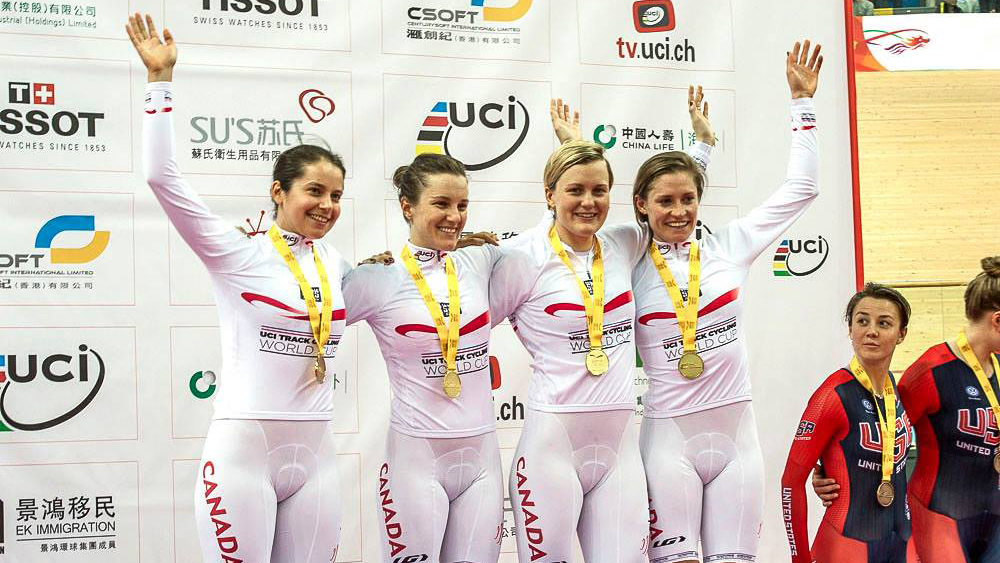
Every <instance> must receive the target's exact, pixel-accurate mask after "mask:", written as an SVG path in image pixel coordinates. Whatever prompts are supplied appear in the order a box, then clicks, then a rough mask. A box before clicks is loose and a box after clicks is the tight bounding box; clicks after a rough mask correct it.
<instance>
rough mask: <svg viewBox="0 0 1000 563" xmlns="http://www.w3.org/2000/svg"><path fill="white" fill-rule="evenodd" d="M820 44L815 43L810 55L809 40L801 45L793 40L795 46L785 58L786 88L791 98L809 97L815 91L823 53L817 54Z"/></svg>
mask: <svg viewBox="0 0 1000 563" xmlns="http://www.w3.org/2000/svg"><path fill="white" fill-rule="evenodd" d="M821 48H822V46H821V45H819V44H817V45H816V48H815V49H813V51H812V55H811V56H810V53H809V40H808V39H806V40H805V42H804V43H802V44H801V45H800V44H799V42H798V41H796V42H795V47H793V48H792V50H791V52H789V53H788V56H787V57H786V59H785V76H787V77H788V88H789V89H790V90H791V91H792V98H793V99H794V98H811V97H813V94H815V93H816V86H817V85H818V84H819V69H820V68H822V67H823V55H820V54H819V51H820V49H821Z"/></svg>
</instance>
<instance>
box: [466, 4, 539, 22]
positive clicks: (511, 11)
mask: <svg viewBox="0 0 1000 563" xmlns="http://www.w3.org/2000/svg"><path fill="white" fill-rule="evenodd" d="M531 2H532V0H517V2H514V5H513V6H507V7H504V8H494V7H490V6H486V5H485V4H486V0H472V6H473V7H475V8H482V9H483V18H484V19H485V20H486V21H493V22H512V21H515V20H519V19H521V18H522V17H523V16H524V14H527V13H528V10H530V9H531Z"/></svg>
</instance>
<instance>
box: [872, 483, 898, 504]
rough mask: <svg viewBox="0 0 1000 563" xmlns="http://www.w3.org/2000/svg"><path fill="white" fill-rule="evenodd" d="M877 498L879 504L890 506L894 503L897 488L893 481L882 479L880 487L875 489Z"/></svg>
mask: <svg viewBox="0 0 1000 563" xmlns="http://www.w3.org/2000/svg"><path fill="white" fill-rule="evenodd" d="M875 498H876V499H878V503H879V505H881V506H884V507H889V506H891V505H892V501H894V500H895V499H896V489H894V488H893V487H892V483H890V482H889V481H882V483H881V484H880V485H879V486H878V488H877V489H875Z"/></svg>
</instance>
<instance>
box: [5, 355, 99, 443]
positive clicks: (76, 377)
mask: <svg viewBox="0 0 1000 563" xmlns="http://www.w3.org/2000/svg"><path fill="white" fill-rule="evenodd" d="M77 351H78V352H79V353H78V354H77V355H76V356H72V355H69V354H52V355H49V356H39V355H38V354H27V355H18V354H7V355H2V354H0V385H2V386H3V388H2V391H0V417H2V420H0V432H2V431H8V432H9V431H11V430H12V429H15V430H24V431H35V430H45V429H47V428H52V427H54V426H58V425H60V424H62V423H64V422H66V421H68V420H69V419H71V418H73V417H74V416H76V415H78V414H80V413H81V412H82V411H83V410H84V409H86V408H87V405H89V404H90V403H91V402H92V401H93V400H94V397H96V396H97V394H98V393H99V392H100V390H101V386H102V385H103V384H104V376H105V371H106V370H105V365H104V359H103V358H101V355H100V354H98V353H97V351H95V350H91V349H90V348H89V347H88V346H87V345H86V344H80V345H79V346H78V347H77ZM39 376H41V377H39Z"/></svg>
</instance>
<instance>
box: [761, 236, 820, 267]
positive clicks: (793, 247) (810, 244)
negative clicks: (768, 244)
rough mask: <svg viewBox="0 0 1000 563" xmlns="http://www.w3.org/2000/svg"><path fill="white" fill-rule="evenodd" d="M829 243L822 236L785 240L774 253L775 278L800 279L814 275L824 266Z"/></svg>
mask: <svg viewBox="0 0 1000 563" xmlns="http://www.w3.org/2000/svg"><path fill="white" fill-rule="evenodd" d="M829 256H830V243H829V242H827V240H826V239H825V238H823V236H822V235H821V236H819V237H817V238H815V239H785V240H783V241H781V244H779V245H778V248H777V249H776V250H775V252H774V260H773V264H772V269H773V271H774V275H775V277H789V276H795V277H801V276H808V275H809V274H812V273H815V272H816V271H817V270H819V269H820V268H822V267H823V264H826V259H827V258H828V257H829Z"/></svg>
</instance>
